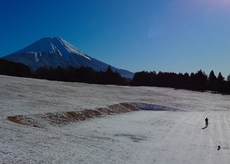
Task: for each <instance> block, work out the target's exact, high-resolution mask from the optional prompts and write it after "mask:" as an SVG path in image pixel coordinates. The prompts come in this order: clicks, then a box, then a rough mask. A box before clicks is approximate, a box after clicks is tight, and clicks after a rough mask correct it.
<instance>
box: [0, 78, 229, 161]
mask: <svg viewBox="0 0 230 164" xmlns="http://www.w3.org/2000/svg"><path fill="white" fill-rule="evenodd" d="M0 85H1V88H0V122H1V123H0V163H73V164H75V163H80V164H88V163H93V164H95V163H106V164H107V163H119V164H121V163H134V164H135V163H136V164H140V163H145V164H152V163H159V164H166V163H168V164H187V163H189V164H197V163H208V164H212V163H213V164H219V163H223V164H225V163H229V161H230V149H229V148H230V113H229V110H230V101H229V99H230V96H229V95H221V94H211V93H208V92H194V91H187V90H175V89H172V88H157V87H129V86H114V85H93V84H85V83H64V82H55V81H47V80H38V79H28V78H17V77H9V76H0ZM122 102H127V103H133V104H134V105H136V106H138V107H139V108H140V109H141V110H139V111H133V112H129V113H123V114H114V115H105V116H102V117H97V118H91V119H88V120H85V121H78V122H72V123H69V124H66V125H63V126H49V127H47V128H38V127H31V126H25V125H21V124H16V123H13V122H10V121H9V120H7V117H8V116H15V115H22V116H23V115H31V116H32V115H37V114H46V113H61V112H66V111H83V110H85V109H96V108H102V107H107V106H108V105H112V104H118V103H122ZM205 117H208V118H209V126H208V127H207V128H204V119H205ZM218 145H220V147H221V148H220V150H217V146H218Z"/></svg>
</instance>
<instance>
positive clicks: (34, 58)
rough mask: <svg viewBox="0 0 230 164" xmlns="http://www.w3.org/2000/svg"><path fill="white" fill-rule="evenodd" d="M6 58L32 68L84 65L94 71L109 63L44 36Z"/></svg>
mask: <svg viewBox="0 0 230 164" xmlns="http://www.w3.org/2000/svg"><path fill="white" fill-rule="evenodd" d="M3 58H4V59H6V60H10V61H14V62H19V63H23V64H25V65H27V66H29V67H30V68H31V69H32V70H36V69H38V68H39V67H44V66H45V67H53V68H56V67H58V66H61V67H66V66H69V65H71V66H74V67H80V66H86V67H91V68H93V69H94V70H96V71H100V70H101V71H106V70H107V68H108V66H109V64H106V63H104V62H101V61H99V60H97V59H95V58H92V57H90V56H88V55H86V54H85V53H83V52H81V51H80V50H78V49H77V48H76V47H74V46H73V45H71V44H70V43H68V42H67V41H65V40H63V39H61V38H59V37H45V38H42V39H40V40H38V41H36V42H34V43H33V44H31V45H29V46H27V47H25V48H23V49H21V50H19V51H17V52H14V53H12V54H10V55H7V56H5V57H3ZM111 68H112V70H113V71H117V72H119V73H120V74H121V75H122V76H123V77H128V78H132V77H133V73H132V72H129V71H127V70H123V69H118V68H115V67H112V66H111Z"/></svg>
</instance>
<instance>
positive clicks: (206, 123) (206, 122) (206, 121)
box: [205, 117, 208, 127]
mask: <svg viewBox="0 0 230 164" xmlns="http://www.w3.org/2000/svg"><path fill="white" fill-rule="evenodd" d="M205 126H206V127H208V117H206V118H205Z"/></svg>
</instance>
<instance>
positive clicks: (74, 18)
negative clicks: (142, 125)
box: [0, 0, 230, 78]
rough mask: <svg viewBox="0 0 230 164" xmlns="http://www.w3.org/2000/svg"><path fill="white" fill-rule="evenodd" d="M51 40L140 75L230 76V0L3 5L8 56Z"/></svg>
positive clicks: (1, 30) (12, 0)
mask: <svg viewBox="0 0 230 164" xmlns="http://www.w3.org/2000/svg"><path fill="white" fill-rule="evenodd" d="M47 36H59V37H61V38H62V39H64V40H66V41H68V42H69V43H71V44H72V45H74V46H75V47H77V48H78V49H80V50H81V51H83V52H85V53H86V54H88V55H89V56H91V57H94V58H96V59H98V60H101V61H103V62H105V63H107V64H110V65H112V66H115V67H118V68H123V69H127V70H129V71H132V72H137V71H142V70H145V71H156V72H159V71H163V72H175V73H179V72H181V73H185V72H188V73H191V72H194V73H195V72H197V71H198V70H200V69H201V70H203V71H205V73H206V74H208V75H209V73H210V71H211V70H214V72H215V74H216V75H218V73H219V72H221V73H222V75H223V76H224V77H225V78H226V76H227V75H229V73H230V64H229V63H230V0H65V1H64V0H0V56H5V55H8V54H11V53H13V52H15V51H17V50H19V49H22V48H24V47H26V46H28V45H29V44H31V43H33V42H35V41H37V40H39V39H41V38H43V37H47Z"/></svg>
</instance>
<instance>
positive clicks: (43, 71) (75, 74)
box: [0, 59, 127, 85]
mask: <svg viewBox="0 0 230 164" xmlns="http://www.w3.org/2000/svg"><path fill="white" fill-rule="evenodd" d="M0 74H2V75H10V76H19V77H30V78H39V79H47V80H57V81H66V82H86V83H94V84H116V85H125V84H127V79H125V78H123V77H122V76H121V75H120V74H119V73H118V72H117V71H115V72H114V71H112V69H111V67H110V66H109V67H108V68H107V70H106V71H105V72H102V71H99V72H97V71H94V70H93V69H92V68H90V67H84V66H82V67H79V68H75V67H72V66H69V67H66V68H62V67H60V66H59V67H57V68H52V67H50V68H46V67H41V68H39V69H37V70H36V71H35V72H32V71H31V70H30V68H29V67H28V66H26V65H24V64H21V63H14V62H11V61H7V60H5V59H0Z"/></svg>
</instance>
